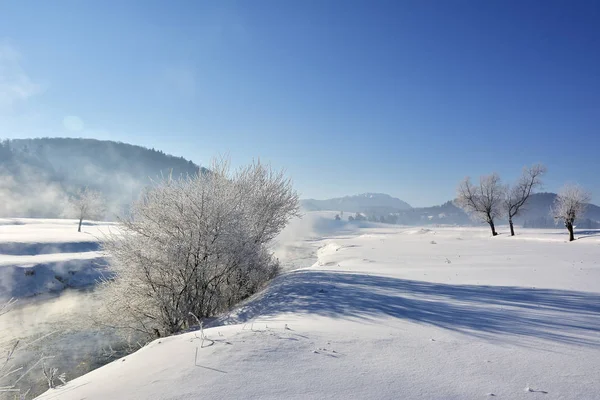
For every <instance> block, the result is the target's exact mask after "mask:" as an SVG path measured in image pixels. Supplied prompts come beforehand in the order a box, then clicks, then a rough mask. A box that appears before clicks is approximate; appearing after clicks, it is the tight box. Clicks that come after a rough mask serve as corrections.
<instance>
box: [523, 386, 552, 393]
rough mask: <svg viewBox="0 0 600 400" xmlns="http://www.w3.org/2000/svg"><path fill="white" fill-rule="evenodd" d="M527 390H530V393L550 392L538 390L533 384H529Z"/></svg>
mask: <svg viewBox="0 0 600 400" xmlns="http://www.w3.org/2000/svg"><path fill="white" fill-rule="evenodd" d="M525 391H526V392H530V393H543V394H548V392H546V391H545V390H538V389H533V388H532V387H531V386H527V387H526V388H525Z"/></svg>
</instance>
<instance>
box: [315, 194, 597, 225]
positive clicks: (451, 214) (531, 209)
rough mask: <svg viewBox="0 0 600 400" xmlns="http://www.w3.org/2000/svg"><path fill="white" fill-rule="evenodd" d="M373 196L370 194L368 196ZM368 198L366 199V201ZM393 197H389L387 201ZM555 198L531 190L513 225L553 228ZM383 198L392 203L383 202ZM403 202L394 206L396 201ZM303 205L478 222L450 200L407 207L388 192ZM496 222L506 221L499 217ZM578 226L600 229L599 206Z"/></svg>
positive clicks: (403, 219) (408, 221)
mask: <svg viewBox="0 0 600 400" xmlns="http://www.w3.org/2000/svg"><path fill="white" fill-rule="evenodd" d="M370 196H373V197H370ZM367 199H368V200H367ZM390 199H393V200H390ZM554 199H556V194H555V193H535V194H533V195H532V196H531V197H530V198H529V201H528V203H527V205H526V207H525V208H524V209H523V210H522V212H521V214H520V215H519V216H518V217H517V218H515V223H516V224H517V225H522V226H525V227H530V228H553V227H555V226H556V225H555V223H554V219H553V218H552V217H551V215H550V208H551V207H552V204H553V203H554ZM386 201H389V202H392V201H396V203H393V204H394V205H392V206H390V204H392V203H386ZM397 202H400V203H401V204H404V207H403V208H401V207H398V205H397V204H400V203H397ZM303 206H304V208H305V209H306V210H309V211H311V210H312V211H319V210H333V211H349V212H361V213H363V214H365V217H366V218H367V219H368V220H370V221H377V222H385V223H391V224H400V225H429V224H432V225H478V224H480V223H479V222H476V221H473V220H472V219H471V218H470V217H469V216H468V215H467V214H466V213H465V212H464V211H463V210H462V209H460V208H458V207H457V206H456V205H454V202H453V201H447V202H446V203H444V204H442V205H439V206H433V207H414V208H413V207H410V206H409V205H408V204H406V203H405V202H403V201H402V200H399V199H394V198H393V197H390V196H388V195H381V194H373V193H366V194H363V195H358V196H348V197H342V198H338V199H330V200H303ZM497 222H498V223H500V224H503V223H507V221H505V220H503V219H500V220H498V221H497ZM577 225H578V227H579V228H584V229H589V228H600V207H598V206H597V205H594V204H589V205H588V207H587V210H586V212H585V214H584V215H583V217H582V218H580V219H579V220H578V221H577Z"/></svg>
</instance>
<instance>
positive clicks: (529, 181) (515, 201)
mask: <svg viewBox="0 0 600 400" xmlns="http://www.w3.org/2000/svg"><path fill="white" fill-rule="evenodd" d="M544 173H546V167H545V166H543V165H541V164H536V165H533V166H531V167H525V168H523V173H522V174H521V177H520V178H519V180H518V181H517V183H516V184H515V185H514V186H512V187H509V188H507V189H506V192H505V195H506V196H505V198H504V204H503V206H504V212H505V213H506V215H507V216H508V225H509V226H510V236H515V228H514V225H513V218H514V217H516V216H517V215H518V214H519V212H520V211H522V210H523V209H524V206H525V204H526V203H527V200H529V197H530V196H531V195H532V193H533V190H534V189H536V188H538V187H540V186H542V180H541V177H542V175H543V174H544Z"/></svg>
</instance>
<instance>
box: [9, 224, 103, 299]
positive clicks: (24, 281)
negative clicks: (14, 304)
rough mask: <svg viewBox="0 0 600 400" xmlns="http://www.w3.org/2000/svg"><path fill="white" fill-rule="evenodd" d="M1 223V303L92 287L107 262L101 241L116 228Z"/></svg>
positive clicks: (88, 225) (97, 225) (89, 225)
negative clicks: (79, 230)
mask: <svg viewBox="0 0 600 400" xmlns="http://www.w3.org/2000/svg"><path fill="white" fill-rule="evenodd" d="M78 222H79V221H76V220H60V219H27V218H15V219H0V301H2V300H6V299H7V298H11V297H16V298H23V297H29V296H33V295H38V294H43V293H47V292H58V291H61V290H63V289H66V288H80V287H85V286H89V285H92V284H94V282H95V281H96V280H98V279H99V278H100V277H101V276H102V274H103V273H104V272H105V266H106V262H105V260H104V259H103V258H102V255H101V253H100V252H99V251H98V250H99V243H98V239H99V238H101V237H102V236H103V235H104V234H105V233H107V232H108V231H109V229H110V228H111V226H112V224H110V223H97V222H86V223H85V224H84V226H83V227H82V232H77V224H78Z"/></svg>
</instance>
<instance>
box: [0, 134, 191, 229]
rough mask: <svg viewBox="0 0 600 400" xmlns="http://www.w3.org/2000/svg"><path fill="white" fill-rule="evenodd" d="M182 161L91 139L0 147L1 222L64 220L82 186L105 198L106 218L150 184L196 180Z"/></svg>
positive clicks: (33, 141)
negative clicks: (72, 197) (164, 179)
mask: <svg viewBox="0 0 600 400" xmlns="http://www.w3.org/2000/svg"><path fill="white" fill-rule="evenodd" d="M199 168H200V167H199V166H198V165H196V164H194V163H193V162H191V161H188V160H186V159H184V158H182V157H174V156H171V155H168V154H165V153H163V152H162V151H158V150H154V149H147V148H144V147H141V146H133V145H130V144H126V143H120V142H112V141H101V140H94V139H67V138H42V139H15V140H5V141H3V142H2V143H1V144H0V216H3V217H63V216H68V215H65V209H66V208H65V206H66V202H67V199H68V196H69V195H71V194H72V193H74V192H76V191H77V190H78V189H80V188H81V187H84V186H88V187H90V188H93V189H95V190H98V191H100V192H102V193H103V194H104V196H105V197H106V199H107V202H108V216H109V217H110V216H111V215H112V216H114V215H115V214H118V213H120V212H122V211H123V210H124V209H126V207H127V205H128V204H130V203H131V201H132V200H133V199H135V198H136V197H137V196H138V195H139V193H140V191H141V190H142V189H143V188H144V187H145V186H147V185H148V184H149V183H150V180H151V179H152V178H156V177H158V176H160V175H161V174H163V175H168V174H172V175H173V176H175V177H177V176H181V175H186V174H195V173H197V172H198V171H199Z"/></svg>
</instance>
